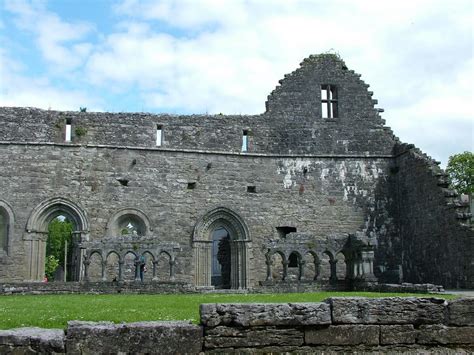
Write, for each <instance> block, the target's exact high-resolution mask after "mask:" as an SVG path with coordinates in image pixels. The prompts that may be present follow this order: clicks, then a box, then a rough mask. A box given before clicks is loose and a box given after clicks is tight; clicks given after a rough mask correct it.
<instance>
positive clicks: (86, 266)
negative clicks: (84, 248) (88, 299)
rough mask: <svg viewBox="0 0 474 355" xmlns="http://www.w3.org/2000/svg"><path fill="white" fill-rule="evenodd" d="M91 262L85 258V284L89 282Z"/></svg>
mask: <svg viewBox="0 0 474 355" xmlns="http://www.w3.org/2000/svg"><path fill="white" fill-rule="evenodd" d="M90 263H91V261H90V260H89V258H88V257H87V256H84V262H83V264H84V281H85V282H89V265H90Z"/></svg>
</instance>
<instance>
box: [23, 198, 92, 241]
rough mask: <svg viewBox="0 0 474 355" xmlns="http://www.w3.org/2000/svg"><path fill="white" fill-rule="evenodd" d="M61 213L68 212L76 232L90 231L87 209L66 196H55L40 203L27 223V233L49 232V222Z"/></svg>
mask: <svg viewBox="0 0 474 355" xmlns="http://www.w3.org/2000/svg"><path fill="white" fill-rule="evenodd" d="M61 214H67V215H68V217H69V218H71V222H73V224H74V227H75V232H80V233H89V222H88V219H87V215H86V213H85V211H84V210H83V209H82V208H81V207H79V205H77V204H76V203H74V202H73V201H71V200H69V199H67V198H64V197H53V198H50V199H48V200H45V201H43V202H41V203H40V204H38V205H37V206H36V207H35V208H34V209H33V211H32V212H31V214H30V217H29V218H28V222H27V223H26V232H27V233H46V234H47V233H48V224H49V222H51V220H52V219H53V218H55V217H57V216H59V215H61Z"/></svg>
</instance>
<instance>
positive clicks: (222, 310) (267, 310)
mask: <svg viewBox="0 0 474 355" xmlns="http://www.w3.org/2000/svg"><path fill="white" fill-rule="evenodd" d="M200 311H201V324H203V325H204V326H208V327H215V326H218V325H234V326H241V327H249V326H263V325H272V326H301V325H324V324H331V312H330V307H329V304H327V303H323V302H321V303H260V304H258V303H257V304H255V303H254V304H250V303H248V304H245V303H242V304H203V305H201V308H200Z"/></svg>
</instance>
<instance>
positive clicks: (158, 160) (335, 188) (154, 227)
mask: <svg viewBox="0 0 474 355" xmlns="http://www.w3.org/2000/svg"><path fill="white" fill-rule="evenodd" d="M327 83H330V84H333V85H336V86H337V87H338V97H339V102H338V105H339V107H338V108H339V116H338V117H337V118H328V119H323V118H321V104H320V95H321V94H320V87H321V85H322V84H327ZM280 84H281V86H278V87H277V88H276V89H275V90H274V91H273V92H272V93H271V94H270V96H269V98H268V101H267V103H266V107H267V109H266V112H265V113H263V114H261V115H256V116H225V115H214V116H208V115H192V116H174V115H151V114H128V113H83V112H57V111H49V110H48V111H44V110H39V109H33V108H1V109H0V125H1V127H2V130H1V131H0V158H1V159H2V161H4V162H8V164H4V165H3V166H2V167H1V168H0V184H1V186H2V196H1V200H2V201H3V203H4V205H5V204H7V205H8V206H9V207H10V208H11V211H12V213H13V214H14V223H13V225H12V228H11V238H10V240H9V243H8V251H7V252H4V253H3V254H1V255H0V279H1V280H2V281H23V280H27V279H28V275H29V271H28V270H27V268H28V259H29V258H31V256H30V255H28V253H29V252H30V250H29V249H28V248H27V247H26V245H27V241H26V239H28V238H25V234H26V233H25V226H27V223H28V220H29V218H30V217H31V214H32V211H33V210H34V209H35V207H36V206H37V205H39V204H41V203H42V202H43V201H47V200H48V199H51V198H54V197H61V198H66V199H68V200H70V201H73V202H74V203H75V204H76V205H77V206H80V209H81V210H82V211H84V215H85V216H87V220H88V225H89V227H90V230H88V231H87V232H88V233H87V237H88V238H89V239H90V240H92V241H94V240H100V239H101V238H103V237H104V236H105V235H107V233H108V231H107V224H108V223H109V222H110V219H111V217H112V216H113V215H114V213H116V211H118V210H120V209H123V208H133V209H137V210H139V211H142V212H143V213H144V214H145V215H146V216H147V218H148V219H149V223H150V228H151V230H150V231H149V235H150V236H153V237H154V238H156V239H157V240H160V241H166V242H175V243H178V244H179V245H180V247H181V250H180V252H179V254H178V257H177V261H176V276H177V280H178V281H181V282H190V283H193V282H194V276H195V275H194V273H195V272H196V270H195V268H196V265H195V259H194V257H193V252H192V235H193V230H194V228H195V226H196V224H197V223H198V221H199V220H200V219H201V218H202V217H203V216H205V215H206V212H208V211H212V210H213V209H214V208H217V207H225V208H228V209H230V210H232V211H234V212H235V213H236V214H238V215H239V216H240V218H241V219H242V220H243V221H244V223H245V224H246V226H247V227H248V232H249V235H250V240H251V242H250V244H248V255H247V257H248V270H247V276H246V277H248V283H247V286H249V287H254V286H257V285H258V283H259V281H263V280H265V269H266V265H265V247H266V243H267V241H268V240H269V239H275V238H279V235H278V233H277V231H276V227H278V226H291V227H295V228H297V231H298V232H302V233H310V234H312V235H314V238H315V240H316V241H317V240H327V239H328V238H331V236H333V235H349V234H354V233H361V234H363V235H365V236H367V237H368V238H372V239H373V240H375V241H377V243H378V245H379V247H378V248H377V249H376V260H375V262H376V271H377V270H378V271H380V270H382V271H384V270H389V269H393V268H396V267H397V265H403V266H404V268H405V269H406V271H407V275H410V276H408V277H409V278H410V279H413V276H411V275H412V273H410V271H409V270H411V269H410V268H411V266H410V264H408V263H407V262H406V261H403V260H402V259H403V258H402V256H401V255H402V254H403V255H410V256H409V258H413V254H410V253H408V252H407V251H406V250H405V249H404V248H405V247H406V244H403V243H399V242H398V241H399V240H400V238H401V237H400V233H401V232H400V231H401V229H400V224H401V223H404V224H406V225H409V224H410V222H409V221H407V220H413V219H412V217H410V215H408V214H403V213H402V212H401V209H400V208H399V206H400V204H402V203H405V201H408V202H407V203H408V204H413V203H414V202H411V201H413V200H414V199H413V198H412V197H411V196H408V195H407V194H405V195H404V194H403V193H401V192H399V187H398V186H399V185H400V186H402V184H405V185H404V186H410V183H409V179H408V176H409V174H410V171H406V170H405V166H406V169H410V167H409V166H408V164H409V163H410V161H411V160H410V156H411V155H410V154H407V155H403V156H400V157H398V158H395V157H396V155H395V153H396V152H395V147H396V146H397V144H398V140H397V138H396V137H394V135H393V133H392V132H391V130H390V128H388V127H386V126H385V125H384V124H385V122H384V120H382V119H381V118H380V116H379V112H380V111H382V110H381V109H376V108H374V105H375V104H376V103H377V101H376V100H374V99H372V93H371V92H370V91H368V90H367V88H368V85H367V84H365V83H364V82H363V81H361V80H360V75H358V74H355V73H354V72H353V71H351V70H348V69H347V68H346V67H345V64H344V62H342V61H341V60H339V59H337V58H335V57H334V56H315V57H310V58H308V59H306V60H305V61H304V62H303V63H302V65H301V67H300V68H299V69H298V70H296V71H295V72H293V73H291V74H289V75H287V76H285V78H284V79H283V80H281V81H280ZM66 122H70V123H71V125H72V141H71V142H67V143H65V142H64V134H65V133H64V132H65V125H66ZM157 126H160V127H161V129H162V132H163V142H162V143H163V144H162V146H160V147H156V143H155V142H156V128H157ZM77 128H80V129H79V130H78V129H77ZM243 130H246V131H247V134H248V139H249V149H248V152H246V153H242V152H241V145H242V133H243ZM81 131H82V134H80V133H81ZM399 165H400V166H399ZM398 166H399V167H398ZM394 167H398V168H399V169H400V171H401V172H400V173H399V175H398V176H397V175H396V174H394V173H393V171H394ZM399 176H407V179H406V180H403V179H400V178H399ZM123 181H126V182H127V186H123ZM189 183H195V185H194V188H193V189H188V184H189ZM430 184H431V185H427V187H426V188H427V193H428V194H429V193H430V192H435V193H436V194H437V193H438V191H439V187H438V186H437V185H436V184H433V183H432V182H431V183H430ZM248 186H255V191H256V192H255V193H254V192H248V190H247V187H248ZM430 186H431V187H430ZM424 196H425V197H426V195H424ZM422 198H423V197H422V196H419V198H418V197H417V198H416V200H418V199H422ZM443 201H444V200H442V201H441V200H440V201H437V202H436V201H434V202H433V205H434V206H432V207H433V208H434V209H435V210H436V209H437V208H438V209H439V204H442V203H444V202H443ZM430 203H431V202H430ZM423 211H426V210H425V209H422V210H420V214H421V216H422V215H423V213H424V212H423ZM454 224H455V223H453V224H451V225H450V226H449V227H446V228H448V229H449V230H452V231H454V232H452V234H453V235H455V236H454V237H453V239H456V238H459V237H458V236H457V235H458V234H457V232H456V231H457V229H456V228H458V227H457V225H454ZM466 233H467V234H468V235H472V231H467V232H466ZM469 233H471V234H469ZM418 236H419V234H416V236H415V238H418ZM419 238H425V237H422V236H420V237H419ZM426 238H428V237H426ZM471 239H472V238H471ZM456 240H457V239H456ZM402 244H403V245H402ZM469 247H470V248H471V249H470V251H471V252H472V244H471V245H470V246H469ZM458 249H462V248H458ZM332 252H337V250H333V251H332ZM455 254H456V253H453V255H455ZM404 260H407V259H406V257H405V259H404ZM439 260H440V262H443V263H449V261H447V258H442V259H439ZM430 262H431V260H428V258H426V259H424V260H423V261H421V263H424V265H430ZM428 267H429V266H427V268H428ZM453 272H454V273H455V274H456V275H454V276H453V277H451V278H442V277H440V275H434V274H433V275H432V277H430V280H429V281H431V282H434V283H442V282H446V283H445V285H446V286H448V285H454V281H453V280H455V279H456V280H460V279H463V278H464V281H465V282H464V283H460V284H459V283H456V284H457V285H459V286H461V287H462V286H466V285H469V284H470V283H471V284H472V276H469V277H470V279H469V277H466V276H465V274H466V272H465V271H463V270H462V269H460V268H457V269H456V270H454V271H453ZM379 274H380V273H379ZM379 276H380V275H379ZM382 276H383V275H382ZM417 281H418V280H417ZM419 281H427V280H419Z"/></svg>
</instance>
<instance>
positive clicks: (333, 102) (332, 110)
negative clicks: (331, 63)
mask: <svg viewBox="0 0 474 355" xmlns="http://www.w3.org/2000/svg"><path fill="white" fill-rule="evenodd" d="M321 114H322V118H337V117H338V109H337V88H336V86H335V85H328V84H325V85H321Z"/></svg>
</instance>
